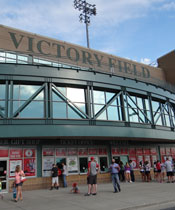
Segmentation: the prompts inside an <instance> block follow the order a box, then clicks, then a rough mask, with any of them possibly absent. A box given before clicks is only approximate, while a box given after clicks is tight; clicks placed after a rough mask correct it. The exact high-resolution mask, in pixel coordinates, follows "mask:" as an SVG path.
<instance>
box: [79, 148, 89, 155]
mask: <svg viewBox="0 0 175 210" xmlns="http://www.w3.org/2000/svg"><path fill="white" fill-rule="evenodd" d="M78 155H80V156H84V155H85V156H87V155H88V149H87V148H79V149H78Z"/></svg>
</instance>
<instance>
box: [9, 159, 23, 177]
mask: <svg viewBox="0 0 175 210" xmlns="http://www.w3.org/2000/svg"><path fill="white" fill-rule="evenodd" d="M9 165H10V170H9V171H10V174H9V177H14V176H15V168H16V166H17V165H19V166H20V167H21V169H22V160H9Z"/></svg>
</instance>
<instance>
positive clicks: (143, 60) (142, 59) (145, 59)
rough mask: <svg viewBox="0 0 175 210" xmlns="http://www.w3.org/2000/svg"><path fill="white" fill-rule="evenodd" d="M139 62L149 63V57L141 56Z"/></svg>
mask: <svg viewBox="0 0 175 210" xmlns="http://www.w3.org/2000/svg"><path fill="white" fill-rule="evenodd" d="M140 62H141V63H144V64H147V65H149V64H150V63H151V59H149V58H141V61H140Z"/></svg>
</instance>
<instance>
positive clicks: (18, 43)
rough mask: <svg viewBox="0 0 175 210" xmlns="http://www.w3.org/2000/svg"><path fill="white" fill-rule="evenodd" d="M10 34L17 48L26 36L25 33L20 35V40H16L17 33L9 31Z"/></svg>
mask: <svg viewBox="0 0 175 210" xmlns="http://www.w3.org/2000/svg"><path fill="white" fill-rule="evenodd" d="M9 34H10V37H11V39H12V41H13V44H14V45H15V47H16V49H17V48H18V47H19V45H20V43H21V41H22V39H23V37H24V36H23V35H20V36H21V38H20V40H19V41H17V40H16V37H15V33H12V32H9Z"/></svg>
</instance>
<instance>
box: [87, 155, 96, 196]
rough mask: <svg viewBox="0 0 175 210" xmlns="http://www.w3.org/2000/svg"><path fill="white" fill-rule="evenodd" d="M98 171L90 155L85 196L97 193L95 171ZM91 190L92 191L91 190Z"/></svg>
mask: <svg viewBox="0 0 175 210" xmlns="http://www.w3.org/2000/svg"><path fill="white" fill-rule="evenodd" d="M98 172H99V165H98V163H96V162H95V159H94V157H91V161H90V162H89V163H88V177H87V183H88V193H86V194H85V196H89V195H90V194H91V193H92V195H96V194H97V173H98ZM91 190H92V191H91Z"/></svg>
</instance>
